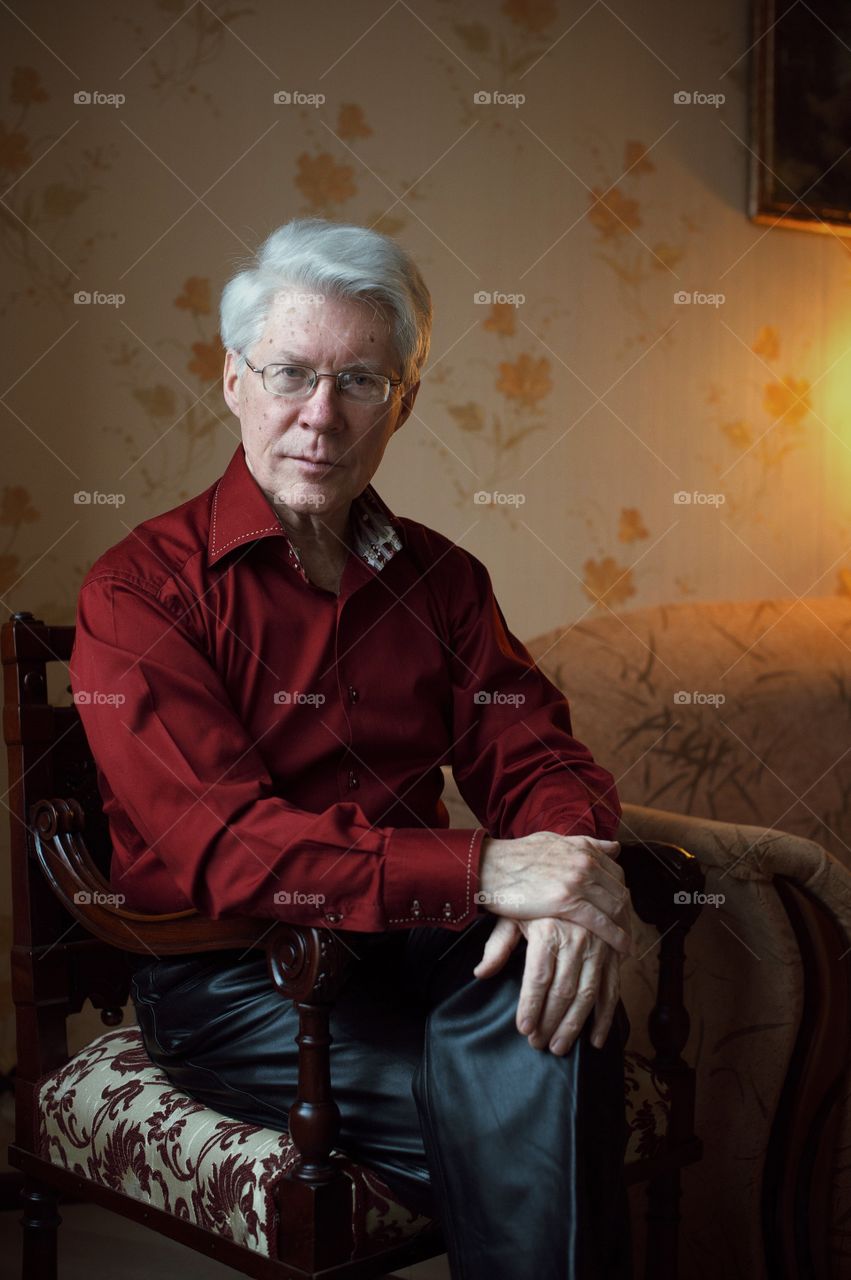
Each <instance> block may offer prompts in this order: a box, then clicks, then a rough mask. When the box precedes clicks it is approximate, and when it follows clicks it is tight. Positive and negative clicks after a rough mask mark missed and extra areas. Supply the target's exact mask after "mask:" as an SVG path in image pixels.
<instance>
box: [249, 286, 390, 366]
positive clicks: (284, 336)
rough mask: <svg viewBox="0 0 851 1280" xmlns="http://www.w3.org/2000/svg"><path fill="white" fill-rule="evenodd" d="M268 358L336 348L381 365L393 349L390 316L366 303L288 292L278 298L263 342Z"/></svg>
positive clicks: (277, 296)
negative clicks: (373, 360)
mask: <svg viewBox="0 0 851 1280" xmlns="http://www.w3.org/2000/svg"><path fill="white" fill-rule="evenodd" d="M261 342H262V346H263V351H264V355H268V354H269V353H272V352H274V353H275V354H280V355H282V356H298V355H305V354H308V353H309V351H313V350H316V351H321V350H324V349H325V348H329V349H330V348H333V349H334V350H335V352H339V351H340V350H342V352H343V353H345V352H349V353H350V354H351V355H352V357H354V356H357V358H358V359H360V360H363V359H369V358H371V357H373V356H374V358H375V359H376V361H380V360H381V359H382V358H383V356H384V355H385V354H386V352H387V351H388V350H390V349H391V348H392V342H391V333H390V326H389V323H388V321H387V318H386V316H384V315H383V314H382V313H381V312H380V311H379V310H378V309H377V308H375V307H374V306H372V305H371V304H369V303H366V302H359V301H357V300H356V299H350V298H333V297H328V298H325V299H321V298H317V297H315V296H313V295H309V294H306V293H300V291H299V290H287V291H285V292H282V293H279V294H276V296H275V298H274V299H273V300H272V305H271V306H270V308H269V312H268V314H267V317H266V324H265V326H264V329H263V334H262V338H261Z"/></svg>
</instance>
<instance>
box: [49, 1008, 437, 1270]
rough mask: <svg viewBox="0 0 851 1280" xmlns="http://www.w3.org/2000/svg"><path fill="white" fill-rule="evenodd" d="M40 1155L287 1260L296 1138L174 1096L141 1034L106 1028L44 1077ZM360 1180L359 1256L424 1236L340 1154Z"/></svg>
mask: <svg viewBox="0 0 851 1280" xmlns="http://www.w3.org/2000/svg"><path fill="white" fill-rule="evenodd" d="M38 1110H39V1114H40V1117H41V1121H40V1132H39V1154H40V1155H41V1156H42V1157H43V1158H44V1159H46V1160H49V1161H50V1162H51V1164H56V1165H60V1166H61V1167H62V1168H65V1169H68V1170H70V1171H71V1172H73V1173H76V1174H79V1175H81V1176H82V1177H84V1178H89V1179H91V1180H92V1181H94V1182H98V1183H100V1184H101V1185H103V1186H105V1187H109V1188H110V1189H111V1190H114V1191H120V1192H123V1193H124V1194H125V1195H127V1196H131V1197H132V1198H133V1199H134V1200H142V1201H144V1202H145V1203H146V1204H149V1205H153V1206H154V1207H156V1208H158V1209H163V1210H164V1211H165V1212H166V1213H171V1214H174V1215H175V1216H176V1217H179V1218H184V1219H186V1220H187V1221H189V1222H193V1223H195V1224H196V1225H197V1226H199V1227H205V1228H206V1229H207V1230H209V1231H212V1232H214V1233H215V1234H216V1235H219V1236H223V1237H225V1238H226V1239H228V1240H233V1241H234V1242H235V1243H236V1244H239V1245H243V1246H244V1247H245V1248H247V1249H252V1250H254V1251H255V1252H256V1253H261V1254H265V1255H267V1256H268V1257H272V1258H274V1257H276V1256H277V1236H278V1219H277V1210H276V1196H275V1191H276V1188H277V1186H278V1184H279V1183H280V1181H281V1179H282V1178H283V1176H284V1175H285V1174H286V1173H287V1172H288V1170H289V1169H291V1168H292V1166H293V1165H294V1164H295V1161H296V1158H297V1157H296V1151H295V1147H294V1146H293V1143H292V1141H291V1139H290V1137H289V1135H288V1134H286V1133H281V1132H279V1131H278V1130H277V1129H266V1128H262V1127H261V1126H259V1125H254V1124H246V1123H244V1122H243V1121H240V1120H233V1119H230V1118H228V1117H226V1116H223V1115H221V1114H220V1113H219V1112H218V1111H214V1110H212V1109H211V1108H210V1107H207V1106H204V1105H203V1104H202V1103H200V1102H197V1101H196V1100H195V1099H194V1098H191V1097H189V1096H188V1095H187V1094H185V1093H182V1092H181V1091H180V1090H178V1089H175V1088H174V1086H173V1085H172V1083H171V1081H170V1080H169V1079H168V1077H167V1076H166V1075H165V1074H164V1072H162V1071H161V1070H160V1069H159V1067H156V1066H155V1065H154V1064H153V1063H152V1062H151V1060H150V1058H149V1057H148V1054H147V1052H146V1050H145V1046H144V1043H143V1041H142V1034H141V1031H140V1030H139V1028H138V1027H137V1026H134V1027H126V1028H123V1027H122V1028H119V1029H118V1030H113V1031H107V1032H105V1033H103V1034H102V1035H100V1036H98V1037H97V1038H96V1039H95V1040H93V1041H92V1042H91V1044H88V1045H86V1046H85V1048H83V1049H81V1050H80V1052H79V1053H77V1054H76V1055H75V1056H74V1057H73V1058H71V1060H70V1061H69V1062H67V1063H66V1064H65V1066H64V1067H61V1068H60V1069H59V1070H58V1071H56V1072H54V1073H53V1074H52V1075H50V1076H47V1077H45V1078H44V1080H42V1081H41V1085H40V1088H39V1098H38ZM335 1159H337V1160H338V1161H339V1163H340V1165H341V1167H342V1169H343V1172H344V1173H345V1175H346V1176H347V1177H348V1178H349V1179H350V1180H351V1183H352V1215H353V1223H354V1228H355V1232H354V1235H355V1242H356V1243H355V1253H356V1255H362V1254H365V1253H369V1252H372V1251H375V1250H378V1249H382V1248H387V1247H389V1246H390V1245H392V1244H398V1243H401V1242H402V1241H403V1240H405V1239H407V1238H409V1237H411V1236H415V1235H418V1234H419V1233H420V1232H421V1231H423V1230H424V1229H425V1228H426V1227H428V1226H429V1225H430V1223H431V1219H429V1218H426V1217H423V1216H422V1215H418V1214H416V1213H414V1212H412V1211H411V1210H409V1209H406V1208H405V1207H404V1206H403V1205H402V1204H400V1203H399V1201H398V1200H397V1199H396V1197H395V1196H394V1194H393V1192H392V1191H390V1189H389V1188H388V1186H387V1185H386V1183H385V1182H383V1181H382V1179H381V1178H380V1177H379V1176H378V1174H376V1173H374V1172H373V1171H372V1170H370V1169H366V1168H364V1166H363V1165H357V1164H354V1163H353V1162H352V1161H350V1160H348V1159H347V1158H346V1157H345V1156H344V1155H342V1154H341V1153H339V1152H338V1153H335Z"/></svg>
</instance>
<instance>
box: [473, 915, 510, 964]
mask: <svg viewBox="0 0 851 1280" xmlns="http://www.w3.org/2000/svg"><path fill="white" fill-rule="evenodd" d="M521 936H522V935H521V933H520V929H519V927H518V925H516V924H515V923H514V921H513V920H509V919H508V917H507V916H497V921H496V924H495V925H494V927H493V929H492V930H491V932H490V935H489V937H488V940H487V942H486V943H485V949H484V951H483V952H482V958H481V960H480V961H479V963H478V964H477V965H476V967H475V968H474V969H473V974H474V976H475V977H476V978H492V977H493V975H494V974H495V973H499V971H500V969H501V968H502V967H503V965H504V964H505V963H506V961H507V960H508V957H509V956H510V955H511V953H512V951H513V950H514V948H515V947H516V946H517V943H518V942H519V940H520V938H521Z"/></svg>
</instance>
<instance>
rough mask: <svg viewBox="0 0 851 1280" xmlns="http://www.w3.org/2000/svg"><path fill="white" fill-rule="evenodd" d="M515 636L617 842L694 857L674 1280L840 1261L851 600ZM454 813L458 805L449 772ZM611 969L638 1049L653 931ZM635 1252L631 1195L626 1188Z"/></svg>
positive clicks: (847, 1182) (597, 617)
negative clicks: (647, 843) (592, 777)
mask: <svg viewBox="0 0 851 1280" xmlns="http://www.w3.org/2000/svg"><path fill="white" fill-rule="evenodd" d="M525 643H526V647H527V649H528V651H529V653H530V655H531V657H532V658H533V659H534V660H535V662H536V663H537V664H538V665H539V666H540V667H541V669H542V670H543V671H544V672H545V673H546V675H547V676H548V677H549V678H550V679H551V680H552V681H553V682H554V683H555V684H556V685H558V687H559V688H560V689H561V690H562V691H563V692H564V694H565V695H566V697H567V699H568V702H569V704H570V708H571V720H572V726H573V731H574V733H575V735H576V736H577V737H578V738H579V739H580V740H581V741H583V742H585V743H586V744H587V745H588V746H589V747H590V749H591V751H592V752H593V754H594V756H595V758H596V759H597V760H598V761H600V763H602V764H604V765H605V766H606V768H608V769H610V770H611V771H612V773H613V774H614V776H615V779H616V782H617V786H618V793H619V796H620V798H621V801H622V804H623V817H622V821H621V828H620V830H619V832H618V838H619V839H621V840H624V841H626V840H629V839H636V838H638V839H642V840H654V839H655V840H660V841H670V842H672V843H674V844H678V845H680V846H681V847H682V848H685V849H687V850H689V852H691V853H693V854H694V855H696V857H697V858H698V859H699V861H700V863H701V864H702V868H703V870H704V872H705V874H706V899H707V901H706V904H705V906H704V909H703V911H702V913H701V916H700V919H699V920H698V922H697V924H696V925H695V927H694V929H693V930H692V932H691V934H690V936H689V941H688V947H687V952H686V973H685V984H686V1007H687V1008H688V1009H689V1012H690V1014H691V1030H690V1035H689V1039H688V1042H687V1045H686V1048H685V1051H684V1057H685V1058H686V1060H687V1061H688V1062H689V1063H690V1064H693V1065H695V1066H696V1067H697V1102H696V1106H697V1115H696V1125H695V1127H696V1132H697V1134H698V1136H699V1137H701V1138H702V1140H703V1144H704V1155H703V1158H702V1160H701V1161H700V1162H699V1163H698V1164H696V1165H693V1166H692V1167H691V1168H689V1169H688V1170H686V1171H685V1173H684V1175H683V1195H682V1200H681V1212H682V1229H681V1258H682V1260H683V1262H682V1269H681V1274H682V1277H683V1280H710V1277H711V1278H712V1280H715V1277H717V1276H719V1275H723V1276H724V1277H725V1278H726V1280H732V1278H733V1277H738V1276H742V1277H746V1276H747V1277H749V1278H751V1280H760V1278H761V1277H765V1280H779V1278H780V1277H784V1276H800V1277H802V1280H803V1277H808V1280H810V1278H811V1277H813V1276H818V1277H822V1276H823V1277H825V1280H841V1278H847V1277H848V1276H849V1275H851V1159H849V1155H851V1099H849V1092H851V1083H849V1076H851V1073H849V1070H848V1065H847V1064H848V1061H849V1043H848V1034H849V1032H848V1028H849V1025H851V1012H850V1011H849V1007H848V967H849V965H851V849H849V844H851V599H849V598H848V597H843V596H834V597H826V598H812V599H803V600H794V599H777V600H755V601H718V602H712V601H710V602H706V601H701V602H690V601H684V602H680V603H676V604H669V605H659V606H654V607H646V608H641V609H633V610H628V611H623V612H618V613H616V612H614V611H613V610H610V609H608V608H604V607H600V608H598V609H597V610H596V611H595V612H594V614H593V615H591V616H587V617H585V618H583V619H582V620H581V621H579V622H576V623H574V624H573V625H567V626H565V627H557V628H554V629H553V630H551V631H549V632H547V633H546V634H544V635H541V636H538V637H536V638H534V639H533V640H530V641H526V642H525ZM445 774H446V782H447V788H446V792H445V793H444V801H445V803H446V804H447V808H448V810H449V812H450V822H451V825H453V826H467V825H469V824H470V822H474V821H475V818H474V816H473V815H472V814H471V813H470V811H469V809H467V806H466V805H465V804H464V801H463V799H462V798H461V796H460V795H459V793H458V790H457V788H456V786H455V784H454V782H453V780H452V777H451V773H450V772H449V770H448V769H446V770H445ZM634 929H635V935H636V937H637V938H638V940H639V947H638V951H639V955H638V956H637V957H636V958H635V959H630V960H628V961H625V962H624V964H623V967H622V989H623V995H624V1002H625V1005H626V1008H627V1010H628V1013H629V1016H630V1022H631V1026H632V1032H631V1039H630V1043H629V1049H630V1050H633V1051H637V1052H647V1048H648V1039H647V1022H646V1018H647V1013H648V1011H649V1008H650V1005H651V1003H652V1001H651V995H652V992H653V989H654V983H655V978H656V969H657V963H656V950H655V946H654V943H655V941H656V940H655V938H654V937H653V936H652V933H651V932H650V931H648V930H647V929H646V927H645V926H642V925H641V922H640V921H639V920H638V919H637V918H636V919H635V921H634ZM633 1225H634V1230H635V1235H636V1242H637V1243H636V1255H637V1256H641V1255H640V1241H641V1233H642V1205H641V1202H640V1192H638V1193H637V1194H636V1196H635V1197H634V1200H633Z"/></svg>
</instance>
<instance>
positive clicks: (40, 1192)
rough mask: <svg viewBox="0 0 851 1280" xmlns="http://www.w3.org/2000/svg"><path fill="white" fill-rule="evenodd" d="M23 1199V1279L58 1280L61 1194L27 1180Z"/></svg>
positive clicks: (34, 1181)
mask: <svg viewBox="0 0 851 1280" xmlns="http://www.w3.org/2000/svg"><path fill="white" fill-rule="evenodd" d="M21 1200H22V1202H23V1206H24V1212H23V1216H22V1217H21V1220H20V1221H21V1229H22V1231H23V1233H24V1234H23V1241H22V1251H21V1258H22V1261H23V1266H22V1270H21V1276H22V1280H56V1230H57V1228H58V1226H59V1224H60V1223H61V1221H62V1218H61V1217H60V1215H59V1211H58V1208H57V1202H58V1200H59V1192H58V1191H55V1190H54V1188H53V1187H49V1186H47V1185H46V1184H45V1183H43V1182H38V1181H36V1179H35V1178H25V1179H24V1186H23V1190H22V1192H21Z"/></svg>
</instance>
